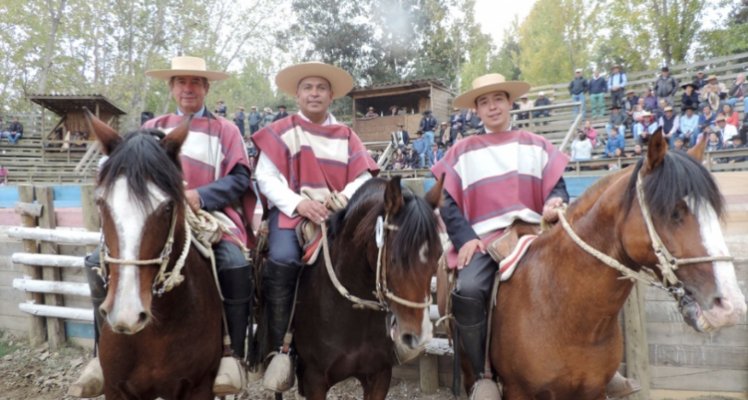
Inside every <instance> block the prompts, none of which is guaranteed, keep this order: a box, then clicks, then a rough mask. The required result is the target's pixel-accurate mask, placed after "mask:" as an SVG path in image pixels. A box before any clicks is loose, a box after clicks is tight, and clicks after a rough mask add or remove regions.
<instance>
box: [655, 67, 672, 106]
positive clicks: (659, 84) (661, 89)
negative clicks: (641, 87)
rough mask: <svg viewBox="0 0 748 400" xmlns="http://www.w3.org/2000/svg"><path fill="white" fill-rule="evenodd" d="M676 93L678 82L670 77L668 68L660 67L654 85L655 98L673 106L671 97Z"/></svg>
mask: <svg viewBox="0 0 748 400" xmlns="http://www.w3.org/2000/svg"><path fill="white" fill-rule="evenodd" d="M677 91H678V81H677V80H676V79H675V78H673V77H672V76H671V75H670V68H668V67H662V69H661V70H660V76H659V77H658V78H657V80H656V81H655V84H654V93H655V96H657V99H658V100H662V99H665V100H666V101H667V104H668V105H673V96H674V95H675V92H677Z"/></svg>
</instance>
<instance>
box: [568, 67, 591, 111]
mask: <svg viewBox="0 0 748 400" xmlns="http://www.w3.org/2000/svg"><path fill="white" fill-rule="evenodd" d="M587 89H588V86H587V79H584V76H583V75H582V69H581V68H577V69H576V71H574V79H572V80H571V82H569V94H570V95H571V101H574V102H579V103H581V104H580V105H579V106H576V107H574V116H575V117H576V116H577V114H579V113H580V110H581V113H582V118H584V109H585V104H586V103H585V98H584V93H585V92H587Z"/></svg>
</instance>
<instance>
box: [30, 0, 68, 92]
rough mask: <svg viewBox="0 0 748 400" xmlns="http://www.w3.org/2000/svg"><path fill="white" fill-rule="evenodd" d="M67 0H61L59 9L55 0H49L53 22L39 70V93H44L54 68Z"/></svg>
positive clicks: (37, 88)
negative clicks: (56, 48) (55, 51)
mask: <svg viewBox="0 0 748 400" xmlns="http://www.w3.org/2000/svg"><path fill="white" fill-rule="evenodd" d="M66 2H67V0H60V3H59V4H58V7H57V10H55V9H54V0H47V6H48V7H49V16H50V17H51V20H52V23H51V24H50V30H49V37H48V38H47V44H46V45H45V46H44V55H43V57H42V64H41V71H40V72H39V84H38V85H37V87H36V91H37V92H38V93H44V92H45V91H46V90H47V76H48V75H49V70H50V69H51V68H52V57H53V56H54V49H55V44H56V42H57V31H58V30H59V27H60V23H61V22H62V13H63V11H64V10H65V3H66Z"/></svg>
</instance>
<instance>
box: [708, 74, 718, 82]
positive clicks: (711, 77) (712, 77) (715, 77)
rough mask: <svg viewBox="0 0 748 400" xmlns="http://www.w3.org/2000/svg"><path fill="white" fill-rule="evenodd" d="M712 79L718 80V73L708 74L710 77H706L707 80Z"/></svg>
mask: <svg viewBox="0 0 748 400" xmlns="http://www.w3.org/2000/svg"><path fill="white" fill-rule="evenodd" d="M711 80H717V75H709V76H708V77H707V78H706V81H707V82H709V81H711Z"/></svg>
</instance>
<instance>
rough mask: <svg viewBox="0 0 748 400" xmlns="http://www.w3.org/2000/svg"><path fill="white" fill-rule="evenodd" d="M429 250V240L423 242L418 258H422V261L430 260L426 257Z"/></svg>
mask: <svg viewBox="0 0 748 400" xmlns="http://www.w3.org/2000/svg"><path fill="white" fill-rule="evenodd" d="M428 252H429V244H428V242H423V244H422V245H421V247H420V249H418V258H419V259H420V260H421V262H422V263H424V264H425V263H426V262H428V261H429V260H428V258H426V254H427V253H428Z"/></svg>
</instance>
